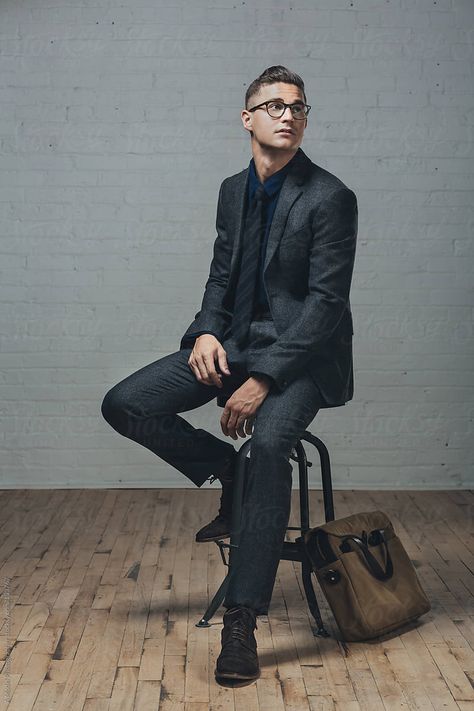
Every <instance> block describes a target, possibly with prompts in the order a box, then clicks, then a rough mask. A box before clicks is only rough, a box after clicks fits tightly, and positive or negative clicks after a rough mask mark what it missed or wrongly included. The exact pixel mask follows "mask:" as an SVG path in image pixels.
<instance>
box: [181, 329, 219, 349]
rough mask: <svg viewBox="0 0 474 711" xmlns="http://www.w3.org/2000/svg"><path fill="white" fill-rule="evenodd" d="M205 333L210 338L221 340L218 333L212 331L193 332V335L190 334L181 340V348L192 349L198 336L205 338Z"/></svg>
mask: <svg viewBox="0 0 474 711" xmlns="http://www.w3.org/2000/svg"><path fill="white" fill-rule="evenodd" d="M205 333H208V334H209V335H210V336H214V338H217V340H219V336H218V334H217V333H212V332H211V331H193V333H188V335H187V336H183V338H182V339H181V348H192V347H194V342H195V340H196V338H198V336H203V335H204V334H205Z"/></svg>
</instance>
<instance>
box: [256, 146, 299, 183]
mask: <svg viewBox="0 0 474 711" xmlns="http://www.w3.org/2000/svg"><path fill="white" fill-rule="evenodd" d="M297 150H298V149H296V151H281V150H271V149H270V150H269V149H264V148H262V147H261V146H259V145H258V144H256V145H252V155H253V160H254V164H255V172H256V174H257V178H258V179H259V181H260V182H261V183H264V182H265V180H267V178H269V177H270V176H271V175H273V173H276V172H277V171H278V170H280V169H281V168H283V166H285V165H286V164H287V163H289V162H290V160H291V159H292V158H293V156H294V155H295V153H296V152H297Z"/></svg>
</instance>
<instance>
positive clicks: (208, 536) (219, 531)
mask: <svg viewBox="0 0 474 711" xmlns="http://www.w3.org/2000/svg"><path fill="white" fill-rule="evenodd" d="M234 451H235V450H234ZM237 455H238V453H237V452H235V454H234V455H233V456H232V458H231V459H230V460H229V461H228V462H227V464H226V466H225V467H224V469H223V471H222V472H221V474H218V475H217V476H214V477H211V479H212V480H214V479H219V481H220V482H221V484H222V494H221V503H220V507H219V513H218V514H217V516H216V517H215V518H214V519H213V520H212V521H211V522H210V523H208V524H206V525H205V526H203V527H202V528H201V529H200V530H199V531H198V532H197V533H196V541H197V543H207V542H208V541H218V540H220V539H221V538H229V536H230V528H231V523H232V501H233V485H234V475H235V468H236V466H237ZM247 461H248V460H246V466H247Z"/></svg>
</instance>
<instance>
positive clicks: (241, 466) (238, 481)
mask: <svg viewBox="0 0 474 711" xmlns="http://www.w3.org/2000/svg"><path fill="white" fill-rule="evenodd" d="M250 442H251V439H249V440H248V441H247V442H244V443H243V444H242V446H241V448H240V449H239V453H238V455H237V466H236V470H235V478H234V483H233V485H232V522H231V528H230V541H229V564H228V568H229V569H228V571H227V575H226V576H225V578H224V580H223V581H222V583H221V585H220V587H219V589H218V591H217V592H216V594H215V595H214V597H213V598H212V600H211V602H210V604H209V607H208V608H207V610H206V612H205V613H204V614H203V616H202V617H201V619H200V620H199V622H196V625H195V626H196V627H210V625H209V620H210V619H211V617H213V616H214V615H215V613H216V612H217V610H218V608H219V607H220V606H221V605H222V602H223V601H224V598H225V595H226V592H227V588H228V586H229V575H230V567H231V565H232V557H233V556H232V552H233V550H234V549H235V548H238V547H239V543H240V533H241V531H240V524H241V518H242V503H243V497H244V487H245V474H246V467H245V459H246V457H247V452H248V450H249V448H250ZM216 543H217V544H218V545H219V543H220V541H216ZM221 552H222V548H221Z"/></svg>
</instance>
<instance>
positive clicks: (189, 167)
mask: <svg viewBox="0 0 474 711" xmlns="http://www.w3.org/2000/svg"><path fill="white" fill-rule="evenodd" d="M473 20H474V4H473V3H472V1H471V0H464V2H463V1H461V0H437V2H432V1H431V0H391V1H390V2H386V1H382V0H380V1H379V2H378V1H377V0H354V2H351V3H348V2H346V1H344V2H342V1H340V0H305V1H304V2H302V1H301V0H294V1H293V2H290V1H289V0H285V1H283V0H280V1H277V0H266V1H265V2H257V3H255V2H251V1H250V0H248V1H247V2H246V3H242V2H235V1H233V0H232V1H231V0H218V1H217V0H206V2H202V3H199V4H198V3H194V2H193V3H191V2H182V1H181V2H179V1H178V0H166V2H164V0H140V1H139V0H120V2H119V1H118V0H49V1H48V2H38V1H37V0H2V3H1V5H0V60H1V66H0V106H1V118H0V151H1V159H0V229H1V235H2V244H1V264H2V273H1V276H2V279H1V298H0V300H1V334H0V338H1V340H0V345H1V347H0V362H1V386H0V387H1V427H0V453H1V465H2V475H1V476H2V478H1V482H0V483H1V486H2V487H4V488H8V487H44V486H46V487H51V486H58V487H69V486H71V487H82V486H86V487H94V486H180V487H181V486H192V484H191V483H190V482H188V480H187V479H185V478H184V477H183V476H182V475H181V474H179V473H178V472H177V471H176V470H174V469H173V468H172V467H170V466H169V465H167V464H165V463H164V462H162V461H161V460H160V459H159V458H157V457H156V456H155V455H154V454H152V453H151V452H149V451H148V450H146V449H145V448H143V447H141V446H139V445H138V444H136V443H134V442H131V441H130V440H127V439H125V438H123V437H121V436H120V435H118V434H117V433H116V432H115V431H114V430H112V429H111V428H110V427H109V425H108V424H107V423H106V422H105V421H104V420H103V419H102V417H101V413H100V404H101V400H102V397H103V395H104V394H105V392H106V391H107V390H108V389H109V388H110V387H111V386H112V385H113V384H115V383H116V382H118V381H119V380H121V379H122V378H124V377H125V376H126V375H128V374H129V373H131V372H133V371H135V370H137V369H138V368H140V367H142V366H143V365H145V364H147V363H149V362H151V361H153V360H155V359H157V358H160V357H162V356H164V355H167V354H168V353H170V352H172V351H174V350H176V349H177V348H178V346H179V340H180V337H181V335H182V333H183V332H184V330H185V328H186V327H187V325H188V324H189V323H190V321H191V320H192V318H193V315H194V313H195V312H196V310H197V308H198V307H199V304H200V301H201V297H202V291H203V287H204V284H205V281H206V278H207V274H208V268H209V262H210V258H211V250H212V244H213V241H214V238H215V230H214V221H215V208H216V200H217V191H218V187H219V185H220V183H221V181H222V180H223V178H224V177H226V176H227V175H230V174H232V173H235V172H237V171H239V170H241V169H242V168H244V167H246V165H247V164H248V162H249V160H250V157H251V154H250V145H249V138H248V135H247V134H246V133H245V131H244V130H243V128H242V125H241V122H240V110H241V108H242V105H243V96H244V93H245V89H246V87H247V85H248V83H249V82H250V81H251V80H252V79H254V78H255V77H256V76H257V75H258V74H259V73H260V72H261V71H262V70H263V69H264V68H265V67H267V66H270V65H271V64H279V63H282V64H285V65H287V66H288V67H290V68H292V69H294V70H295V71H297V72H298V73H300V74H301V75H302V76H303V78H304V80H305V83H306V87H307V96H308V100H309V103H311V104H312V106H313V109H312V113H311V115H310V116H311V117H310V121H309V125H308V128H307V130H306V135H305V138H304V141H303V144H302V147H303V149H304V150H305V152H306V153H307V154H308V155H309V156H310V157H311V158H312V159H313V160H314V161H315V162H316V163H319V164H320V165H322V166H323V167H326V168H327V169H328V170H330V171H331V172H333V173H335V174H336V175H338V176H339V177H340V178H341V179H342V180H344V182H346V183H347V184H348V185H349V186H350V187H352V188H353V189H354V190H355V192H356V194H357V196H358V201H359V240H358V253H357V258H356V266H355V272H354V281H353V289H352V296H351V303H352V308H353V315H354V324H355V336H354V361H355V396H354V400H352V401H351V402H350V403H349V404H348V405H347V406H346V407H344V408H339V409H335V410H326V411H321V412H320V413H319V414H318V415H317V417H316V419H315V420H314V422H313V424H312V427H311V429H312V431H313V432H315V433H317V434H318V435H320V436H321V437H323V439H324V440H325V441H326V442H327V444H328V446H329V448H330V452H331V455H332V464H333V478H334V487H335V488H346V487H347V488H366V487H367V488H385V487H387V488H393V487H413V488H424V487H426V488H431V487H433V488H437V487H442V488H450V487H454V488H456V487H469V486H473V484H474V476H473V467H472V465H473V454H472V448H471V447H469V445H470V444H471V443H472V435H473V422H472V419H473V377H472V373H473V351H474V348H473V321H472V316H473V300H472V293H473V292H472V272H473V260H472V256H473V242H472V224H473V212H472V204H473V183H472V176H473V172H474V166H473V160H472V157H473V140H472V139H473V129H472V124H473V116H474V98H473V93H472V86H473V83H472V82H473V76H472V73H473V72H472V67H473V64H472V62H473V54H472V39H473ZM170 106H176V107H177V110H178V112H177V113H176V114H175V115H173V114H171V113H170V112H169V107H170ZM221 413H222V410H221V409H220V408H217V407H216V405H215V404H214V403H211V404H209V405H207V406H205V407H203V408H200V409H199V410H195V411H193V412H191V413H187V415H186V416H187V418H188V419H189V421H190V422H192V423H193V424H194V425H196V426H200V427H205V428H208V429H209V430H211V431H212V432H214V434H217V435H218V436H221V437H223V438H224V436H223V435H222V433H221V430H220V425H219V418H220V415H221ZM242 441H243V440H239V444H241V443H242ZM308 447H309V445H308ZM310 458H312V459H314V457H313V451H312V450H311V453H310ZM318 472H319V470H318V467H314V469H313V470H311V473H312V478H313V482H314V483H317V482H318V481H319V473H318Z"/></svg>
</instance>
